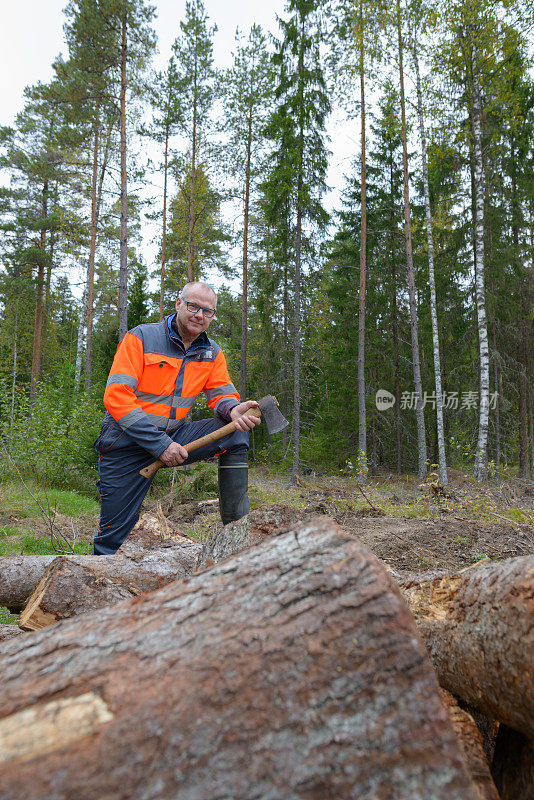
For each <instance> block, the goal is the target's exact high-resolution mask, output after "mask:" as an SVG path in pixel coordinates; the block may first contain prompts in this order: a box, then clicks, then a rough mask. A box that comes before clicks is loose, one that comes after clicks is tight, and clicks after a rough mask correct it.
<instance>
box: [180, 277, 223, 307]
mask: <svg viewBox="0 0 534 800" xmlns="http://www.w3.org/2000/svg"><path fill="white" fill-rule="evenodd" d="M197 286H202V287H204V288H205V289H209V290H210V291H211V292H213V296H214V297H215V305H217V292H216V291H215V289H214V288H213V286H211V285H210V284H209V283H205V281H189V283H186V284H185V286H184V288H183V289H182V291H181V292H180V297H183V298H185V293H186V291H189V290H190V289H193V288H196V287H197Z"/></svg>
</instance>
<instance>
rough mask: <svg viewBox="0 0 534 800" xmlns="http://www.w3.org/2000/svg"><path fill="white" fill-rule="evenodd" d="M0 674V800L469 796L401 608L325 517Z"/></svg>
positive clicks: (17, 649)
mask: <svg viewBox="0 0 534 800" xmlns="http://www.w3.org/2000/svg"><path fill="white" fill-rule="evenodd" d="M30 641H31V644H29V642H30ZM0 672H1V674H2V698H1V701H0V703H1V705H0V739H1V740H2V747H1V748H0V751H1V752H2V758H3V764H2V773H1V777H0V795H1V796H2V798H3V800H30V798H31V799H32V800H37V798H40V799H42V800H44V798H52V797H53V798H54V800H66V798H71V797H83V798H84V800H107V799H108V798H119V797H140V796H141V793H142V795H143V796H144V797H147V798H148V797H152V798H154V797H158V798H160V799H161V800H164V798H171V797H172V798H175V797H177V796H179V797H180V798H184V800H186V798H187V800H201V798H202V800H206V798H215V797H221V798H222V797H233V798H250V800H252V798H258V797H262V798H265V800H267V799H268V798H269V799H270V800H274V798H279V797H284V798H285V800H293V799H294V798H308V799H309V798H319V797H320V798H326V797H336V798H340V800H343V798H355V797H358V798H360V800H371V798H377V797H381V798H393V797H395V799H396V800H423V799H424V800H427V799H428V798H429V797H432V798H433V800H441V798H443V800H460V798H462V799H463V798H465V800H467V798H469V799H470V800H471V798H472V797H473V792H474V789H473V786H472V783H471V781H470V779H469V778H468V776H467V774H466V772H465V769H464V766H463V763H462V758H461V755H460V752H459V750H458V745H457V742H456V739H455V736H454V732H453V730H452V727H451V724H450V720H449V719H448V713H447V711H446V709H445V708H444V706H443V705H442V703H441V700H440V697H439V691H438V686H437V683H436V680H435V676H434V673H433V670H432V668H431V666H430V664H429V662H428V659H427V657H426V654H425V652H424V647H423V644H422V642H421V641H420V639H419V637H418V636H417V635H416V631H415V627H414V625H413V621H412V619H411V618H410V615H409V613H408V611H407V609H406V607H405V605H404V603H403V602H402V599H401V597H400V596H399V594H398V593H397V592H396V590H395V588H394V587H393V585H392V584H391V582H390V580H389V578H388V577H387V575H386V573H385V572H384V570H382V568H381V567H380V565H379V563H378V562H377V560H376V559H375V557H374V556H373V555H372V554H371V553H370V552H369V551H367V550H365V549H364V548H363V547H362V546H361V545H360V543H359V542H358V541H357V540H355V539H354V538H352V537H347V536H345V535H343V534H342V532H341V531H340V529H339V528H338V527H337V525H335V524H334V523H333V522H331V521H328V520H325V519H324V518H322V519H321V518H316V519H315V520H313V521H312V522H310V523H308V524H305V525H302V526H300V527H296V528H295V529H294V530H292V531H289V532H288V533H286V534H283V535H281V536H273V537H272V538H270V539H269V540H268V541H266V542H264V543H263V544H262V545H261V546H259V547H254V548H251V549H249V550H248V551H246V552H245V553H241V554H239V555H237V556H235V557H233V558H231V559H227V560H226V561H225V562H224V563H223V564H220V565H218V566H215V567H213V568H212V569H211V570H209V571H205V572H203V573H201V574H199V575H195V576H193V577H192V578H190V579H189V580H188V581H186V582H178V583H174V584H172V585H171V586H168V587H166V588H165V589H163V590H161V591H159V592H156V593H153V594H151V595H144V596H142V597H139V598H136V599H135V600H133V601H128V602H125V603H121V604H119V605H118V606H115V607H113V608H110V609H104V610H102V611H98V612H96V613H94V614H84V615H82V616H80V617H78V618H75V619H72V620H66V621H64V622H62V623H59V624H58V625H56V626H54V627H53V628H51V629H49V630H48V631H41V632H38V633H35V634H32V636H31V640H30V639H26V642H25V637H19V638H18V639H15V640H13V642H7V643H6V644H4V645H3V652H2V656H1V657H0Z"/></svg>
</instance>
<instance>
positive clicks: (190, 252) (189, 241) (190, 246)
mask: <svg viewBox="0 0 534 800" xmlns="http://www.w3.org/2000/svg"><path fill="white" fill-rule="evenodd" d="M196 146H197V55H196V52H195V69H194V84H193V142H192V147H191V181H190V183H191V186H190V191H189V233H188V239H187V280H188V281H192V280H193V256H194V253H193V250H194V248H193V232H194V227H195V177H196V173H195V170H196V167H195V159H196Z"/></svg>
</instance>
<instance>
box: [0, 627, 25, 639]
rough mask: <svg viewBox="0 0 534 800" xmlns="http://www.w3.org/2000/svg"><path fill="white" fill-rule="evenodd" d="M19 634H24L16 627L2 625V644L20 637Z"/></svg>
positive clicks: (0, 634)
mask: <svg viewBox="0 0 534 800" xmlns="http://www.w3.org/2000/svg"><path fill="white" fill-rule="evenodd" d="M19 633H23V631H21V629H20V628H18V627H17V626H16V625H5V624H3V623H2V624H1V625H0V642H5V641H6V639H11V638H12V637H13V636H18V634H19Z"/></svg>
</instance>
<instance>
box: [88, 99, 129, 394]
mask: <svg viewBox="0 0 534 800" xmlns="http://www.w3.org/2000/svg"><path fill="white" fill-rule="evenodd" d="M99 138H100V110H99V109H97V112H96V119H95V122H94V125H93V176H92V180H91V239H90V243H89V262H88V264H87V283H86V292H87V304H86V310H87V316H86V325H87V336H86V343H85V391H88V390H89V389H90V388H91V368H92V364H93V305H94V296H95V291H94V284H95V254H96V225H97V179H98V146H99ZM121 163H122V150H121ZM121 235H122V215H121ZM121 246H122V239H121ZM121 256H122V253H121ZM82 319H83V313H82ZM80 322H81V321H80Z"/></svg>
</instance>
